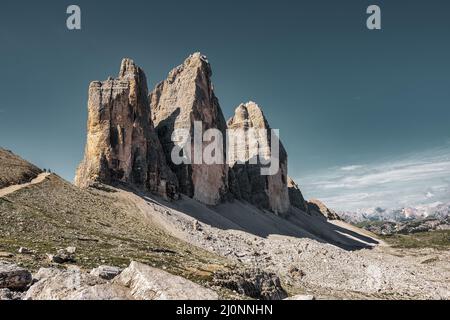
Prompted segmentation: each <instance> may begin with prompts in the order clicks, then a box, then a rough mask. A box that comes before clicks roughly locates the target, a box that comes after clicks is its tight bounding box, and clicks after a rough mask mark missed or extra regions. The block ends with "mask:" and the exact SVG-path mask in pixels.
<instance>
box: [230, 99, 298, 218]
mask: <svg viewBox="0 0 450 320" xmlns="http://www.w3.org/2000/svg"><path fill="white" fill-rule="evenodd" d="M228 128H229V129H244V130H249V129H250V128H254V129H265V130H267V135H264V136H258V138H257V142H258V145H259V146H266V148H264V150H263V152H262V154H263V155H264V156H265V157H267V158H268V157H270V156H271V155H272V146H271V139H270V129H271V128H270V126H269V123H268V122H267V120H266V118H265V116H264V114H263V112H262V111H261V109H260V108H259V106H258V105H257V104H256V103H254V102H248V103H246V104H241V105H240V106H239V107H238V108H237V109H236V111H235V115H234V116H233V117H232V118H231V119H230V120H228ZM279 145H280V148H279V170H278V173H277V174H275V175H269V176H263V175H261V168H262V167H263V165H262V164H261V163H260V162H259V161H258V163H257V164H250V160H251V159H253V158H254V157H256V156H257V155H258V151H257V150H256V149H254V148H252V147H249V143H248V141H247V142H246V143H240V144H238V145H237V149H236V153H238V152H239V151H240V152H241V154H242V155H244V154H245V157H244V159H239V160H241V162H244V163H240V162H238V161H237V160H238V159H237V158H234V159H230V160H231V161H232V162H231V163H234V164H233V165H231V164H230V165H231V169H230V171H233V173H232V174H230V180H231V181H230V186H232V188H231V192H232V193H233V194H234V196H235V197H236V198H238V199H243V200H246V201H248V202H250V203H252V204H254V205H256V206H258V207H260V208H263V209H268V210H271V211H272V212H275V213H285V212H287V211H288V210H289V206H290V203H289V193H288V186H287V154H286V151H285V149H284V147H283V145H282V144H281V142H280V144H279ZM242 148H245V150H242ZM239 149H241V150H239Z"/></svg>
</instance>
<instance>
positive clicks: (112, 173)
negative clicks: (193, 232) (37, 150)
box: [75, 59, 177, 198]
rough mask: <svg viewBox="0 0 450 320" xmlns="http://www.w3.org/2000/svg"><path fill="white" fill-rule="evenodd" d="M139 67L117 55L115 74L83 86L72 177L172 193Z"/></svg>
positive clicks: (86, 183) (172, 180)
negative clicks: (79, 148)
mask: <svg viewBox="0 0 450 320" xmlns="http://www.w3.org/2000/svg"><path fill="white" fill-rule="evenodd" d="M147 95H148V88H147V81H146V77H145V73H144V72H143V71H142V69H140V68H139V67H138V66H136V64H135V63H134V62H133V60H131V59H123V61H122V63H121V67H120V72H119V77H118V78H117V79H110V80H107V81H103V82H99V81H95V82H92V83H91V85H90V87H89V101H88V125H87V128H88V134H87V143H86V150H85V155H84V159H83V161H82V163H81V164H80V166H79V168H78V171H77V174H76V178H75V183H76V184H77V185H79V186H81V187H87V186H89V185H91V184H92V183H93V182H102V183H106V184H114V183H124V184H128V185H132V186H134V187H138V188H140V189H145V190H148V191H151V192H155V193H157V194H159V195H161V196H164V197H167V198H173V197H176V193H177V181H176V177H175V175H174V174H173V173H172V172H171V170H170V168H169V167H168V166H167V163H166V159H165V157H164V153H163V152H162V147H161V144H160V142H159V140H158V137H157V135H156V132H155V130H154V126H153V123H152V121H151V116H150V108H149V102H148V97H147Z"/></svg>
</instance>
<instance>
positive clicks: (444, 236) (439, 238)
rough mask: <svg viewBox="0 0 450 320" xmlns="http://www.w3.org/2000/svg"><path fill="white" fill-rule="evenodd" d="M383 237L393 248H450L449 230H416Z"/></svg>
mask: <svg viewBox="0 0 450 320" xmlns="http://www.w3.org/2000/svg"><path fill="white" fill-rule="evenodd" d="M383 239H384V240H385V241H386V242H387V243H389V244H390V245H392V246H393V247H394V248H407V249H414V248H434V249H438V250H450V230H441V231H428V232H418V233H413V234H407V235H404V234H395V235H392V236H384V237H383Z"/></svg>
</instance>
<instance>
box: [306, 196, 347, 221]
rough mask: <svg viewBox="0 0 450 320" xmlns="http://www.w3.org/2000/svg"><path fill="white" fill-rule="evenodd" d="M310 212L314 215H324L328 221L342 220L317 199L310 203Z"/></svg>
mask: <svg viewBox="0 0 450 320" xmlns="http://www.w3.org/2000/svg"><path fill="white" fill-rule="evenodd" d="M308 211H309V213H310V214H313V215H318V216H321V215H322V216H324V217H325V218H327V219H328V220H341V218H340V217H339V216H338V214H337V213H336V212H335V211H334V210H331V209H329V208H328V207H327V206H326V205H325V204H324V203H323V202H322V201H320V200H317V199H311V200H309V201H308Z"/></svg>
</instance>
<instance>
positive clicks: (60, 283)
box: [24, 268, 132, 300]
mask: <svg viewBox="0 0 450 320" xmlns="http://www.w3.org/2000/svg"><path fill="white" fill-rule="evenodd" d="M35 278H36V280H38V281H37V282H36V283H35V284H33V285H32V286H31V287H30V289H29V290H28V291H27V293H26V295H25V297H24V300H130V299H132V297H131V295H130V294H129V290H128V289H127V288H125V287H123V286H120V285H115V284H111V283H109V282H107V281H106V280H103V279H101V278H99V277H95V276H92V275H90V274H87V273H84V272H82V271H81V270H80V269H79V268H71V269H69V270H59V269H54V268H53V269H40V270H39V272H38V274H37V275H36V276H35Z"/></svg>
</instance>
